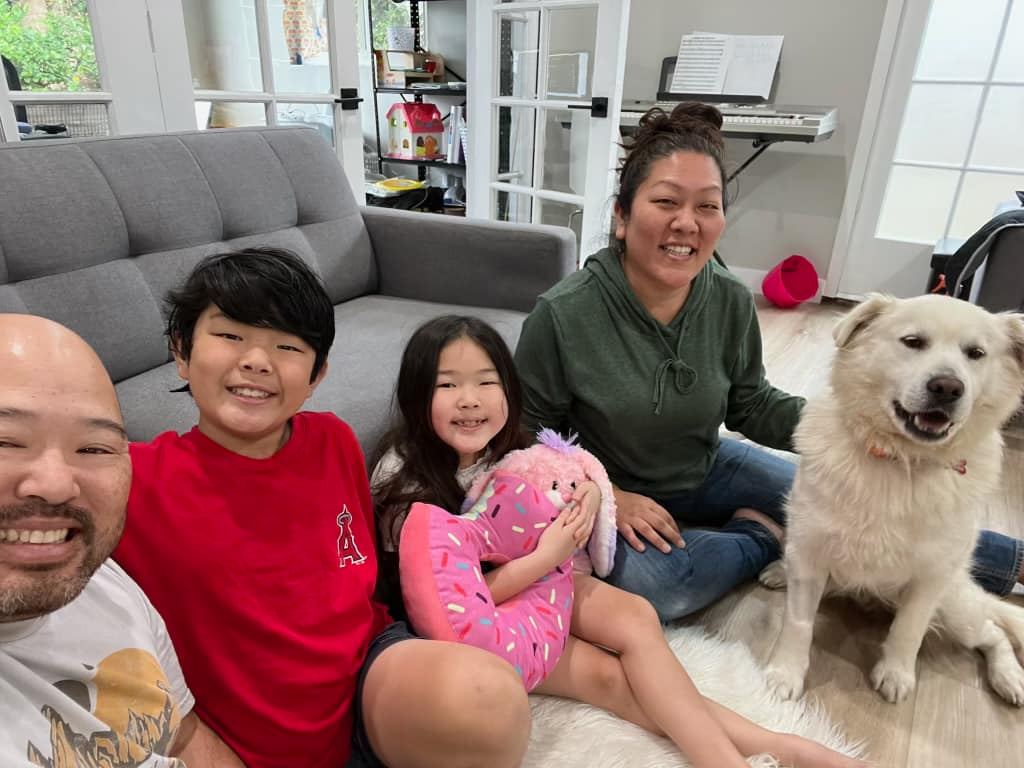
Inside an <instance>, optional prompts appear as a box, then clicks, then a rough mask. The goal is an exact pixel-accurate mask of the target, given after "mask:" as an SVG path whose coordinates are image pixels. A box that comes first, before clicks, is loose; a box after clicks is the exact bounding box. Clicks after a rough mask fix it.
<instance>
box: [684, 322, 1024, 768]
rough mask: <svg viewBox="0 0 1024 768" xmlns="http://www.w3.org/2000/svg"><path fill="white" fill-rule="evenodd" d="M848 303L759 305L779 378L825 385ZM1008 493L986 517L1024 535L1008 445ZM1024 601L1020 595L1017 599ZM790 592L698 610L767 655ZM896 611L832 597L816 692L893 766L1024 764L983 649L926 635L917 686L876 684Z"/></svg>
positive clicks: (1018, 458)
mask: <svg viewBox="0 0 1024 768" xmlns="http://www.w3.org/2000/svg"><path fill="white" fill-rule="evenodd" d="M847 306H848V305H845V304H842V303H832V304H829V303H826V304H820V305H819V304H811V305H805V306H802V307H799V308H797V309H795V310H788V311H783V310H778V309H775V308H774V307H770V306H767V305H763V304H761V305H759V314H760V318H761V328H762V333H763V335H764V347H765V356H766V359H765V366H766V368H767V369H768V375H769V378H770V380H771V381H772V383H773V384H775V385H777V386H779V387H781V388H783V389H786V390H788V391H790V392H794V393H798V394H803V395H813V394H814V393H816V392H818V391H819V390H820V389H821V388H822V387H824V385H825V378H826V377H825V374H826V372H827V370H828V365H829V362H830V360H831V357H832V337H831V328H832V325H833V324H834V322H835V320H836V319H837V318H838V317H840V316H841V315H842V314H843V313H844V312H845V311H846V309H847ZM1004 486H1005V488H1004V492H1003V494H1002V495H1001V496H1000V497H999V498H997V499H995V500H993V502H992V503H991V504H990V505H989V506H988V508H986V509H984V510H980V514H981V517H982V524H983V525H984V526H986V527H990V528H993V529H995V530H998V531H1001V532H1003V533H1006V534H1010V535H1013V536H1018V537H1024V451H1022V450H1021V448H1020V442H1015V447H1013V448H1011V449H1009V450H1008V451H1007V457H1006V466H1005V471H1004ZM1009 599H1010V600H1014V601H1016V602H1018V603H1020V604H1022V605H1024V600H1022V599H1021V597H1019V596H1016V595H1015V596H1012V597H1010V598H1009ZM784 601H785V595H784V593H780V592H771V591H768V590H766V589H764V588H762V587H760V586H758V585H756V584H751V585H747V586H746V587H744V588H741V589H739V590H737V591H736V592H734V593H733V594H731V595H729V596H728V597H726V598H725V599H724V600H722V601H721V602H719V603H718V604H716V605H715V606H712V607H711V608H709V609H708V610H706V611H705V612H704V613H702V614H700V615H698V616H695V617H692V618H690V619H689V620H687V623H691V624H699V625H702V626H704V627H706V628H707V629H709V630H711V631H713V632H716V633H718V634H719V635H721V636H723V637H726V638H729V639H733V640H738V641H741V642H743V643H745V644H746V645H747V646H748V647H749V648H750V649H751V651H752V653H753V654H754V656H755V658H757V659H758V660H760V661H764V660H765V659H766V658H767V656H768V654H769V652H770V651H771V647H772V644H773V643H774V640H775V637H776V636H777V634H778V631H779V628H780V624H781V620H782V613H783V605H784ZM888 623H889V617H888V616H887V615H886V614H885V613H883V612H869V611H866V610H864V609H862V608H860V607H859V606H856V605H854V604H853V603H851V602H849V601H846V600H842V599H829V600H826V601H825V603H824V604H823V607H822V610H821V612H820V613H819V615H818V619H817V624H816V625H815V632H814V646H813V650H812V653H811V668H810V674H809V677H808V685H807V690H808V695H809V696H812V697H814V698H816V699H817V700H818V701H819V702H821V703H822V704H823V705H824V706H825V708H826V709H827V711H828V712H829V713H830V714H831V715H832V717H833V718H834V719H835V720H836V721H837V722H838V723H840V724H841V725H842V726H843V727H844V728H845V729H846V731H847V732H848V733H849V734H850V735H851V736H852V737H854V738H859V739H863V740H864V741H865V743H866V745H867V748H868V752H869V756H870V758H871V759H872V761H873V763H874V764H875V765H878V766H885V767H886V768H889V767H892V768H902V767H903V766H906V767H907V768H926V767H927V768H1022V766H1024V711H1022V710H1018V709H1016V708H1014V707H1010V706H1008V705H1006V704H1004V703H1003V702H1002V700H1001V699H999V698H998V697H997V696H996V695H995V694H994V693H993V692H992V691H991V690H990V689H989V688H988V685H987V683H986V682H985V677H984V669H983V667H982V665H981V660H980V656H975V655H972V654H971V653H970V652H968V651H965V650H963V649H960V648H953V647H951V646H949V645H947V644H946V643H944V642H943V641H941V640H940V639H938V638H935V637H929V638H928V639H927V640H926V642H925V647H924V649H923V650H922V653H921V656H920V659H919V662H918V684H917V688H916V690H915V691H914V692H913V693H912V694H911V695H910V696H909V697H908V698H907V700H906V701H904V702H902V703H900V704H889V703H887V702H886V701H884V700H883V699H882V698H881V696H879V695H878V694H877V693H875V691H874V690H872V689H871V687H870V684H869V683H868V682H867V674H868V671H869V670H870V669H871V667H872V665H873V664H874V662H875V661H876V659H877V657H878V648H879V644H880V642H881V640H882V638H883V637H884V636H885V632H886V630H887V628H888Z"/></svg>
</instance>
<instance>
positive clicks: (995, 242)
mask: <svg viewBox="0 0 1024 768" xmlns="http://www.w3.org/2000/svg"><path fill="white" fill-rule="evenodd" d="M1017 197H1018V198H1019V199H1020V201H1021V203H1022V204H1024V192H1018V193H1017ZM983 265H984V267H985V271H984V274H983V275H982V276H981V284H980V285H979V286H978V287H977V291H975V290H974V286H973V285H971V284H970V281H973V280H974V279H975V278H976V277H977V271H978V269H979V268H980V267H982V266H983ZM945 274H946V293H948V294H949V295H950V296H956V297H958V298H962V299H970V300H972V301H973V302H974V303H976V304H978V305H980V306H982V307H985V309H988V310H990V311H992V312H1001V311H1004V310H1014V311H1017V312H1024V207H1022V208H1014V209H1011V210H1009V211H1004V212H1003V213H1000V214H997V215H996V216H993V217H992V218H991V219H989V221H988V222H987V223H986V224H985V225H984V226H983V227H982V228H981V229H979V230H978V231H977V232H975V233H974V234H973V235H971V236H970V237H969V238H967V241H966V242H965V243H964V244H963V245H962V246H960V247H959V248H958V249H957V250H956V251H955V252H954V253H953V254H952V255H951V256H950V257H949V260H948V261H947V262H946V268H945ZM972 294H973V297H972Z"/></svg>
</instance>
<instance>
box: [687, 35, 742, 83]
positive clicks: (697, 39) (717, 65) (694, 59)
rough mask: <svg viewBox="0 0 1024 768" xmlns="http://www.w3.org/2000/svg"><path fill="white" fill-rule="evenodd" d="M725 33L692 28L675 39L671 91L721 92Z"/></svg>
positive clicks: (725, 47) (725, 42)
mask: <svg viewBox="0 0 1024 768" xmlns="http://www.w3.org/2000/svg"><path fill="white" fill-rule="evenodd" d="M730 47H731V45H730V40H729V35H716V34H714V33H708V32H694V33H693V34H692V35H683V37H682V39H681V40H680V41H679V56H678V57H677V58H676V71H675V72H674V73H673V74H672V92H673V93H725V91H723V90H722V88H723V87H724V86H725V73H726V60H727V58H728V57H727V52H728V50H729V48H730Z"/></svg>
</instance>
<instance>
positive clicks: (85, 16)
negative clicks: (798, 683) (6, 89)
mask: <svg viewBox="0 0 1024 768" xmlns="http://www.w3.org/2000/svg"><path fill="white" fill-rule="evenodd" d="M0 53H2V54H3V55H4V56H6V57H7V58H8V59H10V60H11V61H12V62H13V63H14V66H15V67H17V69H18V76H19V78H20V80H21V88H22V90H25V91H97V90H100V76H99V69H98V68H97V66H96V49H95V48H94V47H93V41H92V26H91V25H90V23H89V9H88V7H87V6H86V0H0Z"/></svg>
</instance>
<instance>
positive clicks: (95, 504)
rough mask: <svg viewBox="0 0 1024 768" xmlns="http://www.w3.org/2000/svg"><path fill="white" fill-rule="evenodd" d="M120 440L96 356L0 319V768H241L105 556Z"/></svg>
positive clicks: (116, 521) (162, 635)
mask: <svg viewBox="0 0 1024 768" xmlns="http://www.w3.org/2000/svg"><path fill="white" fill-rule="evenodd" d="M130 483H131V466H130V462H129V456H128V441H127V437H126V435H125V431H124V426H123V424H122V421H121V413H120V408H119V406H118V403H117V397H116V395H115V394H114V387H113V384H111V382H110V378H109V377H108V376H107V373H106V371H105V370H104V368H103V364H102V363H101V362H100V360H99V358H98V357H97V356H96V353H95V352H93V350H92V349H91V348H90V347H89V345H88V344H86V343H85V341H83V340H82V339H81V338H80V337H78V336H76V335H75V334H74V333H72V332H71V331H69V330H68V329H66V328H64V327H63V326H61V325H58V324H56V323H53V322H51V321H49V320H44V319H42V318H39V317H31V316H27V315H5V314H0V723H2V724H3V726H2V728H0V765H2V766H4V767H5V768H7V766H13V767H15V768H21V766H47V767H48V768H57V767H58V766H60V767H61V768H63V767H64V766H94V765H111V766H117V767H118V768H136V766H144V767H145V768H170V767H171V766H181V765H182V761H184V763H185V764H187V765H188V766H189V768H202V767H204V766H241V765H242V763H241V761H239V760H238V758H237V757H235V755H234V753H232V752H231V751H230V750H229V749H228V748H227V747H226V746H224V744H223V742H221V741H220V739H219V738H218V737H217V736H216V735H215V734H214V733H213V732H212V731H211V730H210V729H209V728H207V727H206V726H205V725H203V724H202V723H201V722H200V721H199V719H198V717H196V715H195V713H193V712H192V707H193V703H194V702H193V698H192V694H191V693H190V692H189V690H188V687H187V686H186V685H185V681H184V680H183V678H182V674H181V669H180V667H179V666H178V659H177V657H176V656H175V654H174V649H173V647H172V646H171V642H170V640H169V638H168V636H167V632H166V630H165V628H164V623H163V621H162V619H161V618H160V616H159V615H158V614H157V612H156V611H155V610H154V608H153V607H152V605H150V603H149V601H148V600H147V599H146V597H145V595H143V593H142V591H141V590H140V589H139V588H138V586H136V584H135V583H134V582H133V581H132V580H131V579H130V578H128V576H127V575H126V574H125V573H124V571H122V570H121V569H120V567H118V566H117V565H116V564H115V563H114V562H113V561H111V560H108V559H107V558H108V556H109V555H110V553H111V552H112V551H113V549H114V547H115V545H116V544H117V542H118V539H119V538H120V536H121V531H122V529H123V528H124V514H125V505H126V502H127V499H128V491H129V485H130Z"/></svg>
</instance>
